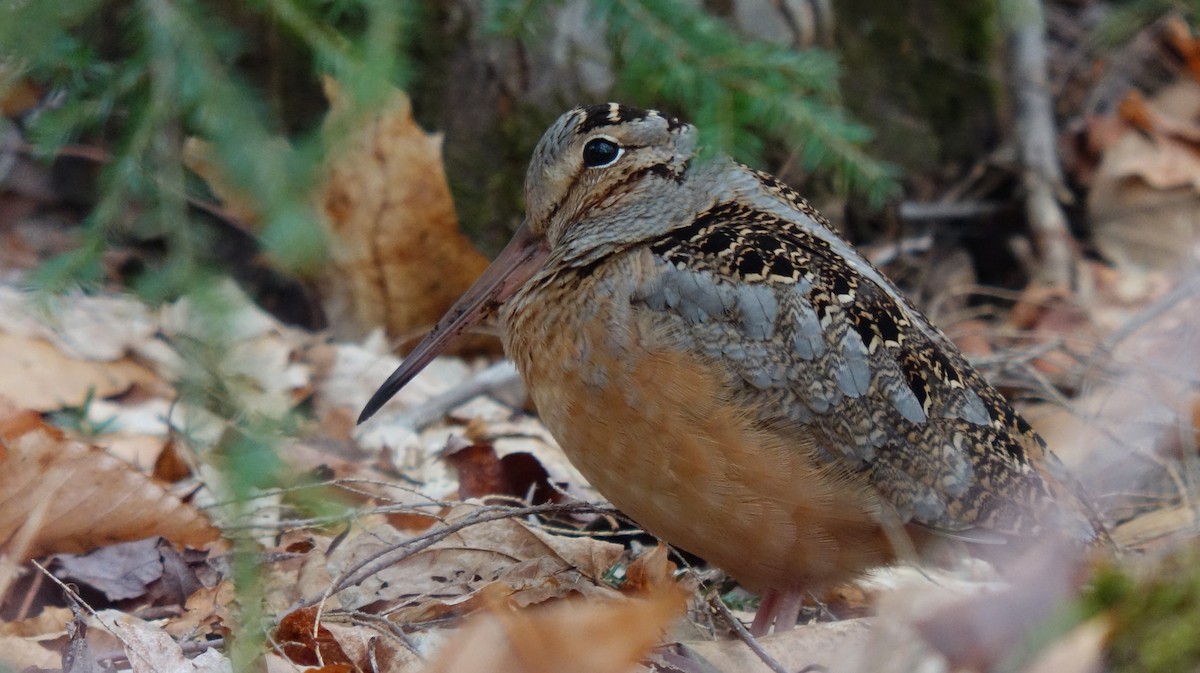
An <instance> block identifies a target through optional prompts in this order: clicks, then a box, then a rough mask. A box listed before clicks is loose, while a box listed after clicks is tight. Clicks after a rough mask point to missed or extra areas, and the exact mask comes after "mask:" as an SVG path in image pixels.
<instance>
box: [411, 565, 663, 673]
mask: <svg viewBox="0 0 1200 673" xmlns="http://www.w3.org/2000/svg"><path fill="white" fill-rule="evenodd" d="M683 607H684V592H683V591H682V590H681V589H679V588H678V587H675V586H669V587H663V588H662V589H661V590H658V591H655V592H651V593H647V594H645V595H641V596H638V597H636V598H610V599H607V600H583V599H576V600H566V601H555V602H553V603H550V604H547V605H541V606H537V607H534V608H526V609H524V610H512V609H509V608H507V607H504V606H493V607H492V608H491V609H490V610H489V611H488V612H487V613H486V614H483V615H480V616H479V617H477V618H475V619H473V620H472V621H471V622H470V623H469V624H468V625H467V626H466V627H464V628H463V630H462V632H461V633H459V634H457V635H456V636H455V637H454V638H452V639H451V640H450V641H449V642H448V643H446V645H445V646H444V647H442V649H441V650H440V651H439V653H438V655H437V657H436V658H434V660H433V663H431V664H430V666H429V668H427V669H426V673H468V672H470V673H474V672H475V671H489V672H491V673H556V672H557V671H574V672H575V673H627V672H628V671H629V670H630V669H631V668H632V667H633V665H634V664H636V663H637V662H638V661H640V660H641V659H642V658H643V657H644V656H646V654H647V653H648V652H649V651H650V648H651V647H653V646H654V645H655V644H656V643H658V642H659V640H660V639H661V638H662V634H663V632H664V631H665V630H666V629H667V627H668V626H670V624H671V621H672V620H674V619H675V618H676V617H677V616H678V615H679V614H680V613H681V612H682V611H683Z"/></svg>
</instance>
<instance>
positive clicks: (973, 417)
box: [634, 197, 1086, 535]
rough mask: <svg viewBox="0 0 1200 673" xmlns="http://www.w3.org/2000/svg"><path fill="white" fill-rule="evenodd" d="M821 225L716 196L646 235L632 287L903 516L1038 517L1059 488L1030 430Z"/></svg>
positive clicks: (1019, 528) (756, 406)
mask: <svg viewBox="0 0 1200 673" xmlns="http://www.w3.org/2000/svg"><path fill="white" fill-rule="evenodd" d="M796 198H799V197H796ZM803 206H804V207H805V208H807V204H803ZM810 210H811V209H810ZM812 212H813V213H815V211H812ZM816 217H818V218H819V217H820V216H819V215H817V216H816ZM802 225H803V226H802ZM821 226H827V225H826V224H825V223H824V222H823V221H818V220H815V219H811V218H810V217H809V216H808V215H807V214H806V213H805V211H803V210H798V211H797V216H796V217H790V218H788V217H780V216H779V215H777V214H774V213H771V212H768V211H767V210H761V209H756V208H753V207H748V206H746V205H745V204H744V201H729V202H725V203H718V204H716V205H715V206H714V207H713V208H711V209H709V210H708V211H707V212H705V213H702V214H701V215H700V216H698V217H697V218H696V219H695V220H694V221H693V222H691V223H689V224H688V225H686V226H682V227H679V228H677V229H675V230H673V231H671V232H670V233H669V234H668V235H666V236H664V237H662V238H660V239H658V240H656V241H654V242H652V243H651V244H650V246H649V249H650V252H651V254H652V255H653V257H654V259H655V263H656V264H657V265H658V266H657V269H658V272H657V273H654V274H651V275H650V276H649V277H648V279H647V280H646V281H645V282H643V283H642V284H641V286H640V287H639V288H638V290H637V292H636V293H635V295H634V301H635V303H638V304H641V305H644V306H645V307H646V308H648V309H650V310H651V311H658V312H660V313H661V314H662V315H663V316H664V326H665V327H667V328H668V329H672V330H675V331H676V336H677V338H679V339H681V340H683V341H684V342H685V344H684V345H685V346H686V347H688V348H692V349H697V350H700V351H701V352H703V353H704V354H705V356H706V357H708V358H710V359H711V361H712V363H713V365H714V366H717V367H721V368H724V369H725V370H726V371H727V373H728V374H729V378H730V380H731V381H732V382H733V388H734V389H735V391H736V393H735V398H736V399H735V400H734V401H736V402H739V403H741V404H743V405H745V406H746V407H747V408H750V409H752V410H753V411H752V413H754V414H756V416H757V418H758V420H759V421H760V422H761V423H763V424H765V425H767V426H769V427H773V428H778V429H779V430H780V431H781V432H785V433H786V432H796V433H806V434H807V435H808V436H811V437H813V438H814V439H815V444H816V447H817V453H818V458H819V459H820V460H823V461H826V462H838V463H840V464H843V465H846V466H848V467H849V468H850V469H852V470H857V471H861V472H863V473H865V474H866V475H867V476H868V478H869V480H870V482H871V484H872V485H873V487H874V488H875V489H876V490H877V491H878V492H879V493H880V494H881V495H882V496H883V498H884V499H885V500H886V501H887V502H888V503H890V504H891V505H892V506H893V507H894V509H895V511H896V513H897V514H898V515H899V516H900V517H901V518H902V519H903V520H904V521H911V522H913V523H917V524H921V525H923V526H926V527H929V528H931V529H934V530H941V531H945V532H955V533H960V534H966V532H967V531H970V530H972V529H977V530H981V531H991V532H995V533H1002V534H1031V533H1036V532H1039V530H1040V529H1041V528H1042V526H1043V516H1042V513H1041V512H1040V510H1041V509H1042V508H1043V507H1046V506H1048V505H1049V503H1052V502H1054V501H1055V500H1056V499H1057V498H1058V497H1060V494H1059V493H1058V492H1059V491H1060V490H1061V484H1059V483H1058V482H1057V480H1056V479H1055V478H1054V477H1053V476H1050V475H1049V474H1047V473H1046V472H1045V470H1044V469H1041V468H1040V465H1041V463H1043V462H1046V461H1053V457H1052V456H1048V454H1046V452H1045V450H1044V444H1043V443H1042V440H1041V438H1040V437H1038V436H1037V434H1036V433H1034V431H1033V430H1032V428H1030V426H1029V425H1028V424H1027V423H1026V422H1025V421H1024V420H1023V419H1022V418H1021V417H1020V416H1018V415H1017V414H1016V413H1015V412H1014V411H1013V410H1012V408H1011V407H1009V405H1008V403H1007V402H1005V400H1004V399H1003V397H1001V396H1000V395H999V393H997V392H996V391H995V390H994V389H993V388H992V387H991V386H990V385H988V383H987V382H986V381H984V380H983V378H982V377H981V376H980V375H979V374H978V373H977V372H976V371H975V370H974V369H972V368H971V367H970V365H968V364H967V363H966V361H965V360H964V359H963V357H962V355H961V354H960V353H959V351H958V350H957V348H955V347H954V345H953V344H952V343H951V342H950V341H949V340H948V339H946V337H945V336H944V335H942V334H941V332H939V331H938V330H937V329H936V328H934V327H933V326H932V325H930V324H929V322H928V320H927V319H926V318H925V317H924V316H923V315H921V314H920V312H918V311H917V310H916V309H914V308H913V307H911V306H910V305H909V304H908V303H907V302H905V301H904V300H903V298H901V297H900V294H899V291H898V290H896V289H895V288H894V286H891V284H890V282H889V281H887V280H886V279H884V278H883V276H882V275H879V274H878V272H877V271H874V269H873V267H870V265H869V263H868V262H867V261H866V260H865V259H863V258H862V257H861V256H859V255H858V254H857V253H856V252H854V251H853V249H852V248H850V246H849V245H848V244H845V242H844V241H843V242H842V243H843V245H844V247H842V246H837V245H831V244H830V242H829V233H830V232H831V231H832V230H828V231H826V232H822V234H821V235H820V236H815V235H813V234H812V233H811V232H810V228H811V227H821ZM838 240H840V239H838ZM846 255H853V256H854V257H855V259H853V260H847V259H846ZM851 262H852V263H851ZM864 265H865V267H864ZM862 268H870V269H871V270H872V271H873V273H867V274H864V273H860V272H859V271H857V270H856V269H862ZM796 436H797V437H802V436H805V435H802V434H798V435H796ZM1000 494H1004V495H1003V496H1002V495H1000ZM1085 535H1086V534H1085Z"/></svg>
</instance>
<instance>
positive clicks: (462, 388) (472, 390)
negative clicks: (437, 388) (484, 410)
mask: <svg viewBox="0 0 1200 673" xmlns="http://www.w3.org/2000/svg"><path fill="white" fill-rule="evenodd" d="M518 378H519V377H518V376H517V369H516V367H514V366H513V364H512V363H511V362H509V361H508V360H501V361H500V362H497V363H496V364H494V365H492V366H490V367H488V368H487V369H484V370H483V371H481V372H479V373H478V374H475V375H474V376H472V377H471V378H469V379H467V380H466V381H463V382H462V383H461V384H459V385H457V386H454V387H453V388H451V389H450V390H447V391H446V392H444V393H442V394H440V395H436V396H434V397H431V398H430V399H428V400H426V401H425V402H423V403H422V404H418V405H417V406H415V407H413V408H411V409H407V410H405V411H404V412H403V413H401V414H399V415H397V416H395V417H394V418H395V422H398V423H399V424H400V425H402V426H403V427H406V428H411V429H412V430H413V431H414V432H418V431H420V430H423V429H424V428H425V427H426V426H428V425H430V424H433V423H436V422H437V421H439V420H441V418H442V417H443V416H445V415H446V414H447V413H449V412H450V410H451V409H454V408H455V407H457V406H459V405H461V404H464V403H466V402H469V401H471V400H472V399H474V398H476V397H479V396H480V395H486V394H487V393H490V392H492V391H493V390H496V389H498V388H502V387H504V386H507V385H509V384H510V383H512V382H514V381H517V380H518Z"/></svg>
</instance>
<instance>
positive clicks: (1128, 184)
mask: <svg viewBox="0 0 1200 673" xmlns="http://www.w3.org/2000/svg"><path fill="white" fill-rule="evenodd" d="M1121 111H1122V118H1123V120H1124V121H1126V122H1127V124H1126V126H1125V127H1124V128H1123V131H1122V132H1120V133H1117V134H1114V135H1113V139H1112V140H1111V141H1109V142H1111V144H1109V145H1107V146H1106V147H1104V148H1103V152H1104V154H1103V157H1102V159H1101V162H1100V165H1099V166H1098V167H1097V169H1096V174H1095V176H1094V179H1093V182H1092V187H1091V189H1090V191H1089V194H1088V211H1089V212H1090V213H1091V214H1092V216H1093V218H1094V221H1093V227H1094V230H1095V235H1096V242H1097V245H1098V246H1099V247H1100V249H1101V251H1102V252H1103V253H1104V255H1105V256H1106V257H1107V258H1109V259H1111V260H1114V261H1116V262H1118V263H1123V264H1131V265H1134V266H1137V267H1144V268H1168V269H1170V268H1172V267H1174V266H1175V265H1176V264H1177V263H1178V261H1179V260H1180V259H1181V258H1186V257H1187V256H1188V255H1189V254H1191V255H1195V254H1196V253H1195V251H1194V249H1193V248H1194V246H1195V243H1196V241H1197V240H1198V237H1200V219H1198V218H1197V215H1196V213H1197V212H1200V208H1198V207H1197V204H1198V203H1200V196H1197V192H1198V191H1200V147H1198V146H1197V144H1198V142H1200V125H1197V124H1196V123H1195V121H1194V120H1195V119H1197V118H1198V117H1200V83H1198V82H1195V81H1181V82H1178V83H1176V84H1173V85H1172V86H1170V87H1167V88H1166V89H1164V90H1163V91H1161V92H1159V93H1158V94H1156V96H1155V97H1154V99H1152V100H1149V101H1144V100H1143V99H1141V98H1140V96H1132V97H1130V98H1127V99H1126V100H1125V101H1124V102H1123V103H1122V106H1121Z"/></svg>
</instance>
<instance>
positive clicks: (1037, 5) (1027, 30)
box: [1001, 0, 1076, 288]
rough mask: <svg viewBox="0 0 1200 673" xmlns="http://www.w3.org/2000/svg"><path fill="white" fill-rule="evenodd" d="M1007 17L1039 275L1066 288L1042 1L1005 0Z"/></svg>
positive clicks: (1065, 232) (1068, 246)
mask: <svg viewBox="0 0 1200 673" xmlns="http://www.w3.org/2000/svg"><path fill="white" fill-rule="evenodd" d="M1001 9H1002V12H1003V13H1004V14H1005V15H1007V17H1008V21H1007V24H1008V43H1009V69H1010V79H1011V81H1012V89H1013V97H1014V98H1015V100H1016V134H1017V146H1018V150H1019V151H1018V155H1019V156H1020V161H1021V166H1022V172H1023V174H1024V175H1023V181H1024V184H1025V190H1026V196H1025V199H1026V200H1025V210H1026V213H1027V214H1028V216H1029V227H1030V229H1031V230H1032V231H1033V237H1034V241H1035V243H1036V244H1037V248H1038V252H1039V256H1040V260H1039V268H1038V270H1037V272H1038V275H1039V276H1040V278H1039V280H1040V281H1041V282H1043V283H1045V284H1047V285H1049V286H1051V287H1063V288H1066V287H1070V285H1071V278H1072V272H1073V270H1074V266H1075V258H1076V255H1075V249H1074V245H1073V239H1072V238H1071V233H1070V231H1069V229H1068V228H1067V217H1066V215H1065V214H1064V213H1063V210H1062V206H1061V205H1060V203H1059V197H1060V195H1061V196H1068V197H1069V192H1068V191H1067V190H1066V187H1065V186H1064V184H1063V177H1062V169H1061V167H1060V165H1059V161H1058V148H1057V145H1056V142H1055V138H1056V133H1055V127H1054V105H1053V101H1052V100H1051V98H1050V89H1049V84H1048V82H1049V78H1048V76H1047V69H1046V58H1047V56H1046V36H1045V32H1046V17H1045V12H1044V10H1043V8H1042V3H1041V0H1004V2H1002V3H1001Z"/></svg>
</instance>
